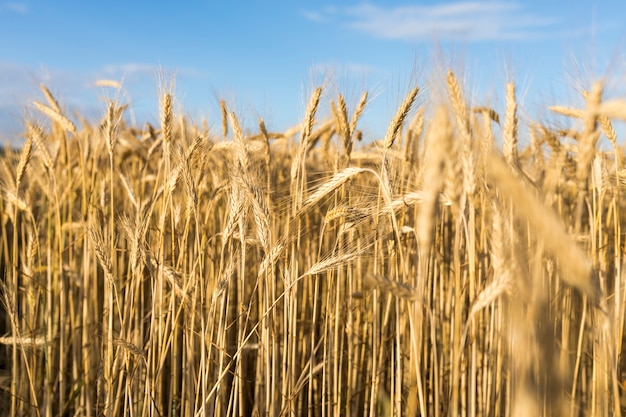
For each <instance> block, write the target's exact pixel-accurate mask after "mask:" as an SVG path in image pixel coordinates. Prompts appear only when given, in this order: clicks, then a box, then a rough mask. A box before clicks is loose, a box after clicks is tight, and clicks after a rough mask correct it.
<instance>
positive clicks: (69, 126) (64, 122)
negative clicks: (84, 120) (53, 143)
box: [33, 101, 76, 133]
mask: <svg viewBox="0 0 626 417" xmlns="http://www.w3.org/2000/svg"><path fill="white" fill-rule="evenodd" d="M33 104H34V105H35V107H37V109H38V110H39V111H40V112H42V113H43V114H45V115H46V116H48V117H49V118H50V119H51V120H52V121H54V122H57V123H58V124H59V126H61V127H62V128H63V129H65V130H67V131H68V132H70V133H76V126H75V125H74V123H73V122H72V121H71V120H70V119H68V118H67V117H65V116H64V115H63V114H62V113H61V112H59V111H57V110H55V109H53V108H52V107H48V106H46V105H45V104H42V103H39V102H37V101H34V102H33Z"/></svg>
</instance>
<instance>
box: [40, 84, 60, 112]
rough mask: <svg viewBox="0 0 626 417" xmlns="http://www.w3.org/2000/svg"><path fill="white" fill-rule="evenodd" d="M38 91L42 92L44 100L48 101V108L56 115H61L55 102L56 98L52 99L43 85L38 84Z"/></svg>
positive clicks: (57, 103)
mask: <svg viewBox="0 0 626 417" xmlns="http://www.w3.org/2000/svg"><path fill="white" fill-rule="evenodd" d="M39 89H40V90H41V91H42V92H43V95H44V96H45V97H46V100H48V104H49V105H50V107H52V109H53V110H54V111H56V112H57V113H62V111H61V106H59V102H58V101H57V100H56V98H54V96H53V95H52V93H51V92H50V90H48V87H46V86H45V84H39Z"/></svg>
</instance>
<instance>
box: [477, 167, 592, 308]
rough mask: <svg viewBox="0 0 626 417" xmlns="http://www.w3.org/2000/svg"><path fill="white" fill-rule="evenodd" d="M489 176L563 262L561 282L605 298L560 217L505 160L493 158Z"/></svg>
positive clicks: (487, 170)
mask: <svg viewBox="0 0 626 417" xmlns="http://www.w3.org/2000/svg"><path fill="white" fill-rule="evenodd" d="M486 174H487V176H488V178H489V179H490V180H491V181H492V182H493V183H494V184H495V185H496V186H497V188H498V191H499V192H500V193H501V195H502V196H503V197H504V198H505V199H507V200H508V201H510V204H511V205H512V207H513V210H514V211H515V214H516V216H517V217H518V218H520V219H521V220H523V221H526V222H528V224H529V225H530V226H531V228H532V230H533V231H535V233H537V234H538V235H539V236H540V237H541V238H542V239H543V242H544V244H545V245H546V249H547V250H548V251H549V252H551V253H552V254H553V255H554V256H555V257H556V258H557V259H558V261H559V266H560V269H561V274H560V277H561V279H562V280H563V281H564V282H565V283H567V284H569V285H571V286H572V287H574V288H576V289H578V290H579V291H581V292H582V293H584V294H586V295H587V296H589V297H590V299H593V300H598V299H599V298H600V296H601V295H602V294H601V292H600V289H599V287H598V284H597V282H596V280H595V279H594V276H593V275H592V269H591V262H590V261H589V259H588V258H587V256H586V255H585V253H584V252H583V250H582V249H581V248H580V247H579V246H578V245H576V243H575V242H574V241H573V240H572V239H571V238H570V236H568V235H567V233H565V230H564V229H563V226H562V224H561V222H560V220H559V219H558V218H557V216H556V214H555V213H554V212H553V211H552V210H551V209H550V208H549V207H546V206H545V205H544V204H542V203H541V201H540V200H539V199H538V197H537V196H536V195H535V194H533V193H532V192H531V191H530V190H529V189H528V187H525V186H524V185H523V184H522V183H521V182H520V181H519V180H518V179H516V178H515V175H514V174H513V173H512V171H511V169H510V168H509V167H508V166H507V165H506V164H505V163H504V162H503V161H502V159H501V158H499V157H497V156H495V155H492V156H491V157H490V158H489V160H488V161H487V166H486Z"/></svg>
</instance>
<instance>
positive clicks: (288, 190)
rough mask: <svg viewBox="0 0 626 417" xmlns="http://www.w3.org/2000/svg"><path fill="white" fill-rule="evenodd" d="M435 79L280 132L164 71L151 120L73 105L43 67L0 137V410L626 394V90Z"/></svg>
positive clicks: (375, 412)
mask: <svg viewBox="0 0 626 417" xmlns="http://www.w3.org/2000/svg"><path fill="white" fill-rule="evenodd" d="M101 84H102V85H109V86H112V87H119V86H118V85H117V84H116V83H113V82H102V83H101ZM440 84H441V85H440V86H439V90H438V91H439V92H440V93H438V94H436V93H434V91H435V90H436V89H435V88H433V89H432V90H431V91H433V93H431V94H425V93H424V92H422V91H420V90H419V89H418V88H414V89H412V90H410V91H409V92H408V94H407V96H406V98H405V99H404V101H403V102H402V103H401V105H400V106H399V107H398V110H397V113H396V115H395V117H393V119H392V120H391V121H390V124H389V128H388V130H387V133H386V135H385V137H384V138H382V140H380V141H377V142H369V143H364V142H365V141H363V143H358V140H360V138H361V136H362V133H361V131H360V129H359V118H360V115H361V114H362V112H363V111H364V109H367V105H368V95H367V94H363V95H362V96H361V97H360V99H358V98H355V99H354V100H353V102H350V100H346V99H345V98H344V97H343V96H342V95H341V94H339V95H335V94H330V92H328V91H326V90H325V89H324V88H318V89H316V90H315V91H313V92H312V93H311V95H310V101H309V103H308V107H307V109H306V113H305V116H304V119H303V121H302V123H301V124H300V125H299V126H297V127H296V128H295V129H293V130H292V131H288V132H285V133H274V132H272V131H268V129H267V128H266V126H265V124H264V122H263V120H259V121H258V125H256V126H246V129H244V128H243V127H242V126H241V124H240V122H239V117H240V116H241V115H237V114H235V113H234V112H232V111H231V110H232V109H230V108H229V106H228V104H226V103H225V102H221V103H220V104H221V110H222V121H221V129H215V131H212V130H209V129H208V128H207V127H206V125H204V126H198V125H194V124H192V123H191V122H190V121H189V120H188V119H186V118H185V117H183V115H181V114H175V113H174V112H173V108H174V99H175V97H174V96H173V94H171V93H168V92H165V93H163V94H162V96H161V98H160V109H161V110H160V112H161V117H160V126H155V127H153V126H150V125H145V126H144V127H137V126H129V125H127V124H126V123H125V122H124V120H126V118H125V112H126V111H127V109H126V107H125V106H124V103H120V102H115V101H111V102H110V103H108V110H107V112H106V114H104V115H103V118H102V121H101V123H100V124H99V125H93V124H89V123H86V122H83V123H82V126H81V127H77V126H76V125H75V124H74V122H73V121H72V120H71V119H72V118H71V117H69V116H68V115H66V114H65V113H64V111H63V108H62V106H61V105H60V104H59V103H58V102H57V101H56V99H55V98H54V97H53V96H52V94H50V92H49V91H48V90H47V89H46V88H45V87H43V86H42V91H43V93H44V95H45V98H46V103H43V102H37V103H35V106H36V108H37V109H38V111H40V112H41V113H42V114H43V115H45V117H46V120H47V122H48V123H43V124H41V123H39V124H38V123H35V122H32V121H27V122H26V123H25V134H24V138H25V143H24V145H23V147H22V148H21V149H20V150H18V149H10V148H7V149H5V150H4V153H3V156H2V158H1V159H0V170H1V176H0V178H1V182H2V183H1V190H2V197H1V199H0V216H1V217H0V219H1V225H0V226H1V231H2V235H1V236H2V240H1V246H0V259H1V263H0V272H1V273H2V277H1V280H0V284H1V290H2V291H1V295H2V297H1V299H2V304H3V308H2V316H3V317H2V323H1V324H0V327H1V328H0V332H3V334H4V336H3V337H2V338H0V343H2V348H1V350H0V352H1V354H0V358H1V359H2V361H0V365H1V366H3V367H4V368H5V369H6V371H5V373H4V374H2V377H3V378H2V379H1V384H2V387H1V388H2V391H1V393H0V395H1V396H2V398H3V400H2V410H3V411H4V412H5V413H7V414H9V413H10V414H11V415H14V416H73V415H81V416H90V417H95V416H100V415H104V416H308V415H313V416H339V415H345V416H388V415H389V416H390V415H394V416H395V415H397V416H400V415H402V416H417V415H421V416H435V417H436V416H478V415H481V416H482V415H485V416H500V415H510V416H539V415H560V416H591V415H595V416H607V415H613V416H616V415H620V412H621V409H622V403H621V402H620V399H621V398H622V396H623V395H624V394H623V391H624V386H623V385H622V380H623V379H624V378H625V375H626V363H625V361H624V358H623V355H622V352H623V351H624V349H623V343H624V325H625V321H626V320H625V311H624V309H625V307H626V303H625V302H624V301H625V298H626V289H625V288H624V281H622V277H623V270H622V266H623V264H622V263H623V261H624V257H623V253H624V241H622V236H623V233H622V231H621V225H622V221H623V220H624V219H626V217H624V218H623V217H622V205H623V202H624V201H623V197H622V190H625V186H626V181H625V179H626V172H624V171H623V170H622V164H623V163H624V159H623V158H622V154H621V150H620V147H619V146H618V138H617V137H616V133H615V130H614V128H613V125H612V121H613V122H614V121H616V120H618V119H624V118H625V116H626V106H625V105H624V102H622V101H608V102H605V101H603V99H602V96H603V87H602V83H596V84H594V85H593V87H592V88H590V89H589V91H588V92H586V93H585V97H584V102H585V103H586V105H585V106H582V108H571V107H564V106H554V107H550V110H551V111H552V112H554V114H555V116H554V119H555V120H559V121H560V122H559V125H558V126H556V125H550V124H549V123H545V122H542V121H538V120H527V119H525V118H520V109H518V105H517V100H516V92H515V86H514V84H513V83H510V84H508V85H506V86H502V88H501V90H502V92H503V96H504V97H506V99H505V100H506V102H505V105H504V106H503V109H504V111H501V112H500V113H502V114H498V112H496V111H495V110H494V109H492V108H490V107H488V106H489V103H470V101H469V100H468V99H467V97H466V96H465V93H464V88H463V85H461V84H460V82H459V81H458V79H457V77H456V76H455V74H454V73H453V72H448V73H447V76H445V74H444V77H443V79H442V80H441V83H440ZM320 109H326V110H328V109H330V111H325V113H327V114H330V115H332V117H331V118H329V119H328V120H325V119H324V118H322V117H321V116H320V115H321V114H322V113H323V112H322V111H320ZM316 116H317V117H316ZM215 125H216V126H219V125H220V121H219V120H218V121H216V122H215ZM217 130H220V131H217ZM600 141H605V142H606V143H607V144H609V146H605V147H602V148H601V147H600V146H598V143H599V142H600ZM610 144H612V148H611V147H610ZM602 149H608V151H607V150H602Z"/></svg>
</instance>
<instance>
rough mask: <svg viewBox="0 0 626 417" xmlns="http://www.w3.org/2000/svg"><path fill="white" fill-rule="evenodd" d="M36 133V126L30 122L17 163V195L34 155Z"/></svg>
mask: <svg viewBox="0 0 626 417" xmlns="http://www.w3.org/2000/svg"><path fill="white" fill-rule="evenodd" d="M36 135H37V132H36V130H35V128H34V127H33V126H32V125H31V124H30V123H29V124H28V134H27V136H26V142H24V146H22V151H21V152H20V160H19V162H18V164H17V170H16V172H15V194H16V195H19V190H20V184H21V182H22V179H23V178H24V174H25V173H26V168H27V167H28V164H29V163H30V160H31V158H32V156H33V145H34V141H35V137H36Z"/></svg>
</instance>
